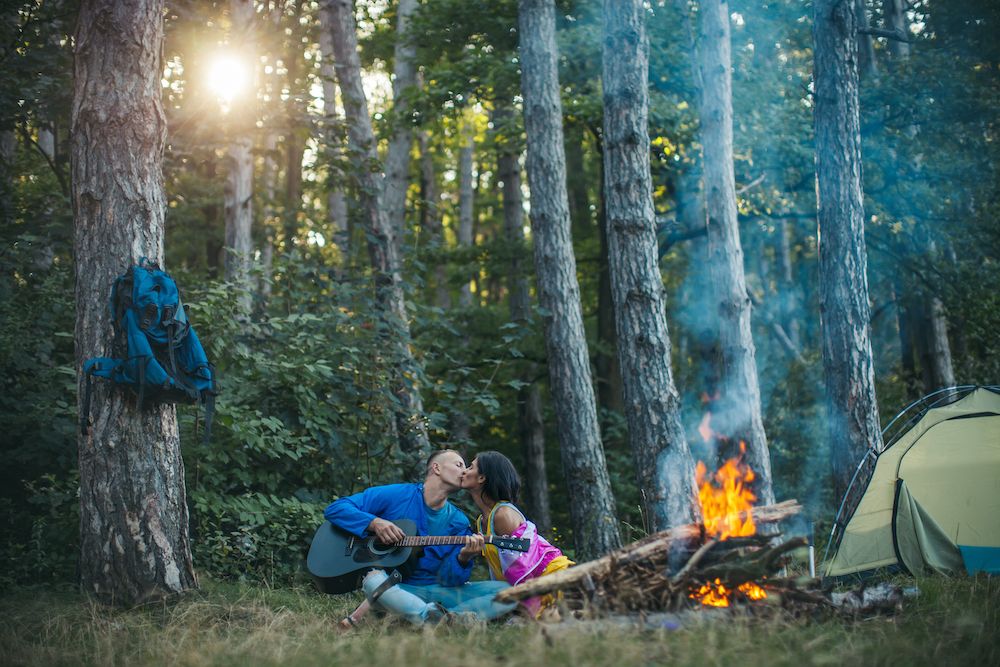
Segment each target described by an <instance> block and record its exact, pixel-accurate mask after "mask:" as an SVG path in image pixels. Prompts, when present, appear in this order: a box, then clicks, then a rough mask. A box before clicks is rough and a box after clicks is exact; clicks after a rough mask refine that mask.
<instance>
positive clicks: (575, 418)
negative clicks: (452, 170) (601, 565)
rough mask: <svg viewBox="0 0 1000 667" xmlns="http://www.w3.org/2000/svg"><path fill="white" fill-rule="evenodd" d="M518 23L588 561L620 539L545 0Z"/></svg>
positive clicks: (552, 345)
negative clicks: (573, 229) (573, 232)
mask: <svg viewBox="0 0 1000 667" xmlns="http://www.w3.org/2000/svg"><path fill="white" fill-rule="evenodd" d="M518 26H519V29H520V54H521V72H522V74H521V89H522V93H523V97H524V127H525V133H526V135H527V139H528V156H527V162H526V166H527V172H528V186H529V189H530V191H531V228H532V232H533V240H534V256H535V270H536V273H537V276H538V278H537V285H538V301H539V304H540V305H541V307H542V308H543V309H544V311H545V318H544V324H545V344H546V350H547V352H548V366H549V381H550V387H551V391H552V399H553V401H554V403H555V413H556V432H557V433H558V434H559V444H560V453H561V456H562V463H563V472H564V474H565V477H566V493H567V496H568V497H569V498H571V499H572V502H571V503H570V517H571V519H572V522H573V533H574V544H575V545H576V546H577V557H578V558H579V559H580V560H589V559H591V558H593V557H595V556H599V555H601V554H604V553H607V552H609V551H611V550H612V549H616V548H618V547H619V546H620V545H621V536H620V534H619V532H618V522H617V519H616V517H615V503H614V497H613V496H612V493H611V482H610V480H609V477H608V469H607V464H606V462H605V460H604V450H603V448H602V447H601V437H600V431H599V428H598V423H597V409H596V407H595V405H594V388H593V385H592V384H591V377H590V359H589V357H588V355H587V340H586V337H585V335H584V329H583V310H582V308H581V306H580V286H579V284H578V282H577V277H576V258H575V257H574V256H573V245H572V243H571V240H570V221H569V204H568V203H567V195H566V156H565V153H564V149H563V131H562V101H561V100H560V97H559V90H560V89H559V71H558V68H557V62H558V50H557V47H556V41H555V6H554V4H553V2H552V0H521V1H520V3H519V5H518Z"/></svg>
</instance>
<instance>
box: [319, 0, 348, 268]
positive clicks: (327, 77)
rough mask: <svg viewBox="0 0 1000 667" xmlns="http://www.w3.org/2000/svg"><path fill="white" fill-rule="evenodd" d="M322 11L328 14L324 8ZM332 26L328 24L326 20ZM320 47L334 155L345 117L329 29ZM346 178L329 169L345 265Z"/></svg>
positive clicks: (332, 214) (331, 207)
mask: <svg viewBox="0 0 1000 667" xmlns="http://www.w3.org/2000/svg"><path fill="white" fill-rule="evenodd" d="M320 11H321V12H325V11H328V10H327V8H326V7H325V6H324V7H321V8H320ZM324 23H325V24H329V21H324ZM319 47H320V53H321V54H322V60H321V62H320V77H321V78H322V79H323V117H324V118H323V124H324V126H325V128H326V132H324V134H325V137H326V145H325V146H324V150H325V151H326V152H327V153H328V154H331V156H332V155H333V154H334V153H337V152H339V150H338V149H340V148H341V147H340V140H339V139H338V136H337V125H338V124H339V123H340V122H341V120H342V118H341V116H340V114H339V113H338V112H337V82H336V76H337V73H336V72H335V71H334V67H333V34H332V33H331V32H330V31H329V30H320V33H319ZM343 181H344V175H343V174H342V173H341V171H340V169H337V168H334V167H333V166H329V167H328V168H327V177H326V217H327V220H328V221H329V223H330V227H331V229H332V231H333V241H334V243H336V244H337V247H338V248H340V255H341V259H342V261H343V262H346V261H347V258H349V257H350V256H351V249H350V236H349V234H348V224H347V196H346V195H345V194H344V188H343Z"/></svg>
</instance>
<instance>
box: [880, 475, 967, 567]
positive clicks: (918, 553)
mask: <svg viewBox="0 0 1000 667" xmlns="http://www.w3.org/2000/svg"><path fill="white" fill-rule="evenodd" d="M893 536H894V538H895V545H894V546H895V549H896V554H897V555H898V556H899V559H900V560H902V561H903V565H905V566H906V569H907V570H909V571H910V572H912V573H913V574H929V573H931V572H936V573H938V574H961V573H962V570H963V569H964V566H963V563H962V554H961V552H959V550H958V547H957V546H955V543H954V542H952V541H951V540H950V539H948V536H947V535H946V534H945V532H944V529H943V528H941V526H939V525H938V523H937V521H935V520H934V517H932V516H931V515H930V514H928V513H927V510H925V509H924V508H923V507H921V506H920V503H919V502H917V500H916V498H914V497H913V495H912V494H911V493H910V490H909V487H908V486H907V485H906V482H904V481H903V480H899V484H898V485H897V488H896V520H895V530H894V532H893Z"/></svg>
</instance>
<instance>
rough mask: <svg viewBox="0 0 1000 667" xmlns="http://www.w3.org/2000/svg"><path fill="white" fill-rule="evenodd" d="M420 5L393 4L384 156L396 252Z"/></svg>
mask: <svg viewBox="0 0 1000 667" xmlns="http://www.w3.org/2000/svg"><path fill="white" fill-rule="evenodd" d="M419 6H420V2H419V1H418V0H399V3H398V4H397V6H396V46H395V50H394V54H393V55H394V60H395V67H394V68H393V75H394V78H393V81H392V113H393V117H394V123H393V133H392V136H391V137H390V138H389V150H388V151H387V153H386V157H385V208H386V211H387V214H388V217H389V225H390V227H391V229H392V231H393V243H395V244H396V251H397V252H399V249H400V243H401V242H402V239H403V232H404V229H405V223H406V191H407V189H408V188H409V185H410V150H411V149H412V148H413V125H412V123H411V119H410V105H409V103H408V102H407V99H406V95H407V94H408V93H409V92H410V90H409V89H410V88H412V87H413V85H414V84H415V83H416V72H417V67H416V53H417V47H416V44H415V43H414V41H413V40H412V38H411V36H410V35H409V34H408V32H409V27H410V19H411V17H412V16H413V14H414V13H415V12H416V11H417V9H418V8H419Z"/></svg>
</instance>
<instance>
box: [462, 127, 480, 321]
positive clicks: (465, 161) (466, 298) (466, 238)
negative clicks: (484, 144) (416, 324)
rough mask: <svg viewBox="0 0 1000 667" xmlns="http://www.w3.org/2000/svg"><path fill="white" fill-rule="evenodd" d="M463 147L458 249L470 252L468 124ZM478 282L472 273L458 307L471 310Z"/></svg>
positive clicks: (470, 143) (471, 195)
mask: <svg viewBox="0 0 1000 667" xmlns="http://www.w3.org/2000/svg"><path fill="white" fill-rule="evenodd" d="M462 136H463V141H462V147H461V149H460V150H459V152H458V234H457V236H458V247H459V248H462V249H464V250H468V249H470V248H471V247H472V241H473V239H472V236H473V222H474V220H473V204H474V202H475V189H474V187H473V174H472V159H473V153H472V151H473V147H474V146H475V142H474V139H473V137H472V134H471V128H470V127H469V126H468V125H467V124H466V125H463V128H462ZM473 280H476V281H478V275H476V273H472V274H470V275H469V276H468V279H467V280H465V281H464V282H463V284H462V289H461V291H459V293H458V305H459V306H460V307H462V308H469V307H470V306H472V302H473V296H474V295H473V292H472V289H473V288H472V281H473Z"/></svg>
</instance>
